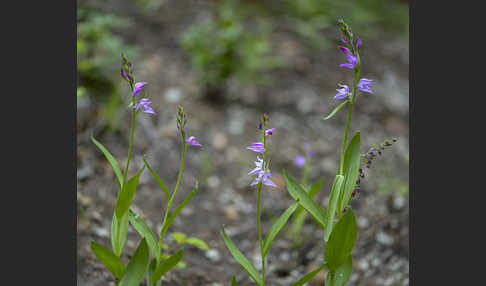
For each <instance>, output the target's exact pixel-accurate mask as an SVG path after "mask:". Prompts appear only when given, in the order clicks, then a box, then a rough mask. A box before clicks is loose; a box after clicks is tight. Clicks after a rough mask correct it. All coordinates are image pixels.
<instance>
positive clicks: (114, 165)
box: [90, 135, 123, 188]
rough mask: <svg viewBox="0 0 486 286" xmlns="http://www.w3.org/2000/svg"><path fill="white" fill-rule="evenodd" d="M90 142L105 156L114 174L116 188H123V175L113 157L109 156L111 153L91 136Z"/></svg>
mask: <svg viewBox="0 0 486 286" xmlns="http://www.w3.org/2000/svg"><path fill="white" fill-rule="evenodd" d="M90 138H91V141H93V143H94V144H95V145H96V147H98V149H100V151H101V152H102V153H103V155H105V157H106V159H107V160H108V162H109V163H110V165H111V168H112V169H113V171H114V172H115V175H116V178H117V179H118V187H119V188H121V186H123V175H122V173H121V170H120V166H119V165H118V162H117V161H116V159H115V157H113V155H111V153H110V152H109V151H108V149H106V148H105V146H103V145H102V144H101V143H100V142H98V141H97V140H96V139H94V137H93V135H90Z"/></svg>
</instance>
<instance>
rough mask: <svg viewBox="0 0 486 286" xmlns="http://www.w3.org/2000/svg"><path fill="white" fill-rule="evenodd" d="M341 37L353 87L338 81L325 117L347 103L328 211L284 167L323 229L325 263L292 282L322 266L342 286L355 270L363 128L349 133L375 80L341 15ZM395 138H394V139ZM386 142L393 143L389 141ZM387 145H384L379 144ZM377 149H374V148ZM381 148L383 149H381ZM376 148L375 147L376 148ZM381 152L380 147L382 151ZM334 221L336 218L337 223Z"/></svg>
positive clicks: (293, 191) (295, 193)
mask: <svg viewBox="0 0 486 286" xmlns="http://www.w3.org/2000/svg"><path fill="white" fill-rule="evenodd" d="M338 26H339V27H340V29H341V32H342V37H341V42H342V43H341V44H342V45H340V46H339V49H340V50H341V51H343V52H344V54H345V56H346V59H347V63H344V64H341V65H340V67H345V68H348V69H351V70H352V71H353V72H354V81H353V85H352V89H350V88H349V87H348V85H345V84H339V87H340V89H337V92H338V93H337V94H336V96H335V97H334V98H335V99H341V100H343V102H342V103H341V104H339V105H338V106H337V107H336V108H335V109H334V110H333V111H332V112H331V113H330V114H329V115H328V116H326V117H324V118H322V119H323V120H328V119H330V118H331V117H333V116H334V115H335V114H336V113H337V112H338V111H339V110H340V109H341V108H343V107H344V106H346V105H348V114H347V120H346V127H345V130H344V139H343V145H342V150H341V159H340V164H339V169H338V171H337V174H336V176H335V178H334V181H333V184H332V187H331V193H330V197H329V201H328V209H327V211H325V210H324V209H323V208H321V206H320V205H319V204H318V203H317V202H316V201H314V200H313V199H312V197H311V196H310V195H309V194H308V193H307V192H306V191H305V188H304V187H303V186H302V185H301V184H299V183H298V182H297V181H296V180H295V179H294V178H292V177H291V176H290V175H289V174H288V173H287V172H285V171H284V178H285V184H286V187H287V191H288V192H289V194H290V195H291V196H292V197H293V198H294V199H295V200H296V201H297V202H298V203H299V204H300V206H302V207H303V208H304V209H305V210H306V211H307V212H308V213H309V214H310V215H311V216H312V217H313V218H314V220H315V221H316V222H317V224H318V225H319V226H320V227H321V228H322V229H323V230H324V240H325V242H326V243H325V249H324V263H323V264H322V265H321V266H319V267H318V268H317V269H315V270H313V271H311V272H310V273H308V274H306V275H305V276H303V277H302V278H301V279H300V280H299V281H297V282H296V283H294V284H293V285H302V284H304V283H305V282H307V281H309V280H310V279H312V277H314V276H315V275H316V274H317V273H319V272H320V271H321V270H322V269H324V268H327V269H328V274H327V276H326V286H329V285H330V286H343V285H345V284H346V282H347V281H348V279H349V277H350V275H351V272H352V261H353V259H352V255H351V252H352V250H353V248H354V245H355V243H356V236H357V226H356V218H355V216H354V213H353V210H352V208H351V207H350V200H351V199H352V198H353V197H354V196H355V195H356V194H357V193H359V190H360V183H361V179H362V178H364V173H363V170H362V168H360V165H361V161H362V155H361V153H360V132H359V131H357V132H356V133H355V134H354V135H353V137H352V138H351V140H350V142H349V144H348V133H349V126H350V122H351V115H352V112H353V107H354V105H355V104H356V100H357V98H358V96H357V94H358V91H362V92H367V93H373V90H371V88H370V86H371V84H372V80H370V79H366V78H361V75H360V71H361V62H360V57H359V50H360V48H361V46H362V42H361V39H360V37H359V36H358V35H354V34H353V32H352V31H351V28H350V27H349V25H348V24H346V23H345V22H344V21H343V20H342V19H340V20H339V21H338ZM391 141H393V140H391ZM386 142H387V143H385V145H387V146H389V145H391V142H390V141H386ZM381 147H383V148H384V146H381V145H380V149H381ZM371 150H374V149H371ZM381 150H382V149H381ZM370 152H371V151H370ZM374 152H375V151H374ZM380 154H381V151H380ZM364 157H365V158H366V160H367V161H366V162H367V163H366V164H367V167H368V168H369V165H370V164H371V163H368V162H371V160H372V158H374V155H370V154H369V153H368V154H367V155H365V156H364ZM335 221H337V222H336V223H335Z"/></svg>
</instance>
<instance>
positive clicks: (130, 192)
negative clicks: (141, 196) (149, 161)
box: [115, 166, 145, 218]
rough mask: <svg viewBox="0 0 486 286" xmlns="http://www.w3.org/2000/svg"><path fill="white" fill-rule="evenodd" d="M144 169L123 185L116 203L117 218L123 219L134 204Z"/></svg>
mask: <svg viewBox="0 0 486 286" xmlns="http://www.w3.org/2000/svg"><path fill="white" fill-rule="evenodd" d="M144 169H145V166H144V167H142V169H140V171H138V172H137V173H136V174H135V176H133V177H131V178H130V180H128V182H127V183H126V184H125V185H123V187H122V190H121V192H120V194H119V195H118V199H117V201H116V208H115V214H116V217H117V218H121V217H123V216H124V215H125V214H126V213H127V212H128V209H129V208H130V205H131V204H132V200H133V197H134V196H135V192H136V191H137V186H138V178H139V177H140V174H142V172H143V170H144Z"/></svg>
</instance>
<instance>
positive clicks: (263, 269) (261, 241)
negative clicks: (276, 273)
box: [257, 182, 265, 286]
mask: <svg viewBox="0 0 486 286" xmlns="http://www.w3.org/2000/svg"><path fill="white" fill-rule="evenodd" d="M257 196H258V197H257V227H258V241H259V242H260V254H261V257H262V286H265V257H264V256H263V239H262V226H261V221H260V220H261V218H260V204H261V196H262V182H260V183H258V195H257Z"/></svg>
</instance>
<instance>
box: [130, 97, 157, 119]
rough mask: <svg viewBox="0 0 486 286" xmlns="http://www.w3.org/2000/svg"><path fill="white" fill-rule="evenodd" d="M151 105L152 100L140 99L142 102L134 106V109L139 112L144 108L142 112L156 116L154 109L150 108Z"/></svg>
mask: <svg viewBox="0 0 486 286" xmlns="http://www.w3.org/2000/svg"><path fill="white" fill-rule="evenodd" d="M151 103H152V102H151V101H150V99H148V98H142V99H140V101H139V102H138V103H136V104H135V105H134V106H133V108H134V109H135V110H138V109H139V108H142V112H145V113H150V114H154V115H155V111H154V110H153V109H152V107H150V106H149V105H150V104H151Z"/></svg>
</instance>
